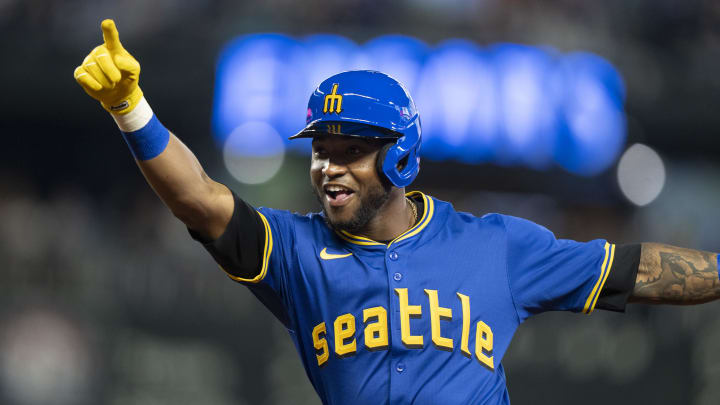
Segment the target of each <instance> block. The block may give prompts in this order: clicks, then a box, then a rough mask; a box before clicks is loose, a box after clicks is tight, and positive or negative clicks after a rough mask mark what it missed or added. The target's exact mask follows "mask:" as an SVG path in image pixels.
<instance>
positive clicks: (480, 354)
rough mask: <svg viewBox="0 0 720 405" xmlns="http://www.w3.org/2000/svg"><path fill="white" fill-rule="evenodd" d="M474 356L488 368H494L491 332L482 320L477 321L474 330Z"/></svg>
mask: <svg viewBox="0 0 720 405" xmlns="http://www.w3.org/2000/svg"><path fill="white" fill-rule="evenodd" d="M475 356H476V357H477V359H478V361H480V363H482V364H483V365H484V366H485V367H487V368H489V369H490V370H495V363H494V361H493V332H492V329H490V327H489V326H488V325H487V324H486V323H485V322H483V321H478V323H477V329H476V331H475Z"/></svg>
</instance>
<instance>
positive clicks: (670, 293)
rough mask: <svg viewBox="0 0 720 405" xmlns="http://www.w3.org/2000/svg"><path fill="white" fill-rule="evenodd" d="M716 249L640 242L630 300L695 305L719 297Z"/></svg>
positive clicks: (719, 283) (647, 302)
mask: <svg viewBox="0 0 720 405" xmlns="http://www.w3.org/2000/svg"><path fill="white" fill-rule="evenodd" d="M717 259H718V257H717V254H716V253H710V252H704V251H700V250H692V249H685V248H679V247H675V246H670V245H663V244H660V243H643V244H642V253H641V255H640V266H639V267H638V274H637V280H636V281H635V288H634V290H633V293H632V295H631V296H630V300H629V301H630V302H641V303H646V304H675V305H694V304H702V303H705V302H709V301H713V300H716V299H718V298H720V279H719V278H718V261H717Z"/></svg>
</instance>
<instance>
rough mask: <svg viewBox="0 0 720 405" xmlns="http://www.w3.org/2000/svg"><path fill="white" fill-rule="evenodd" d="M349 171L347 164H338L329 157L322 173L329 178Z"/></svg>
mask: <svg viewBox="0 0 720 405" xmlns="http://www.w3.org/2000/svg"><path fill="white" fill-rule="evenodd" d="M345 173H347V167H345V165H341V164H338V163H337V162H334V161H333V160H332V159H328V160H327V162H326V163H325V165H323V168H322V174H323V175H324V176H326V177H328V178H331V179H332V178H335V177H340V176H342V175H343V174H345Z"/></svg>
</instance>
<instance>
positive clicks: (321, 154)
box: [313, 146, 327, 158]
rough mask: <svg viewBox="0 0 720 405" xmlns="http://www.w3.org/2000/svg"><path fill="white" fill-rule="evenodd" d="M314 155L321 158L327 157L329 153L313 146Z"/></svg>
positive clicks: (320, 147)
mask: <svg viewBox="0 0 720 405" xmlns="http://www.w3.org/2000/svg"><path fill="white" fill-rule="evenodd" d="M313 155H315V157H318V158H321V157H324V156H327V151H326V150H325V148H323V147H322V146H313Z"/></svg>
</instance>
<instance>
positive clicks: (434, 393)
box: [228, 192, 615, 405]
mask: <svg viewBox="0 0 720 405" xmlns="http://www.w3.org/2000/svg"><path fill="white" fill-rule="evenodd" d="M408 196H410V197H411V198H413V199H415V200H417V201H418V202H421V203H422V205H423V207H424V210H423V214H422V217H421V218H420V219H419V220H418V222H417V224H416V225H415V226H414V227H413V228H411V229H409V230H408V231H406V232H405V233H403V234H402V235H400V236H398V237H397V238H396V239H394V240H393V241H391V242H389V243H380V242H376V241H373V240H370V239H367V238H364V237H362V236H358V235H353V234H350V233H348V232H345V231H340V232H336V231H334V230H333V229H331V228H330V227H329V226H328V225H327V224H326V222H325V220H324V218H323V216H322V214H309V215H305V216H302V215H298V214H293V213H290V212H288V211H281V210H275V209H270V208H260V209H259V210H258V212H259V213H260V218H261V220H262V228H261V229H264V233H265V235H264V239H263V240H264V245H263V246H262V249H261V254H262V258H261V259H262V266H261V270H260V272H259V274H258V275H257V277H254V278H252V279H247V278H241V277H237V276H233V275H230V276H231V278H233V279H235V280H236V281H239V282H242V283H244V284H246V285H247V286H248V287H249V288H250V290H251V291H252V292H253V293H254V294H255V295H256V296H257V297H258V298H259V299H260V300H261V301H262V302H263V303H264V304H265V306H267V307H268V308H269V309H270V310H271V311H272V312H273V314H275V316H276V317H277V318H278V319H280V320H281V321H282V322H283V323H284V324H285V326H286V327H287V329H288V331H289V333H290V336H291V337H292V340H293V342H294V343H295V346H296V348H297V351H298V353H299V354H300V357H301V359H302V364H303V366H304V367H305V370H306V372H307V375H308V377H309V378H310V380H311V382H312V384H313V386H314V387H315V390H316V391H317V393H318V394H319V396H320V398H321V399H322V401H323V403H324V404H344V405H345V404H370V403H372V404H411V403H412V404H440V403H442V404H509V402H510V400H509V396H508V392H507V388H506V384H505V373H504V371H503V366H502V358H503V356H504V354H505V351H506V350H507V348H508V346H509V344H510V340H511V339H512V336H513V334H514V333H515V330H516V329H517V327H518V326H519V325H520V324H521V323H522V322H523V321H524V320H525V319H527V318H528V317H530V316H531V315H534V314H538V313H541V312H544V311H554V310H563V311H574V312H583V313H588V314H589V313H590V312H592V311H593V309H594V308H595V305H596V303H597V300H598V297H599V295H600V291H601V290H602V288H603V285H604V283H605V281H606V280H607V278H608V275H609V274H610V272H611V270H612V266H613V258H614V253H615V246H614V245H612V244H610V243H608V242H606V241H605V240H593V241H590V242H587V243H580V242H576V241H571V240H562V239H556V238H555V236H554V235H553V234H552V233H551V232H550V231H548V230H547V229H545V228H543V227H542V226H539V225H536V224H534V223H532V222H530V221H527V220H523V219H519V218H515V217H511V216H506V215H500V214H488V215H485V216H483V217H481V218H478V217H476V216H473V215H471V214H467V213H461V212H456V211H455V210H454V209H453V207H452V205H451V204H449V203H447V202H443V201H440V200H437V199H435V198H432V197H430V196H427V195H424V194H422V193H419V192H412V193H409V194H408ZM228 273H229V274H230V272H228Z"/></svg>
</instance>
